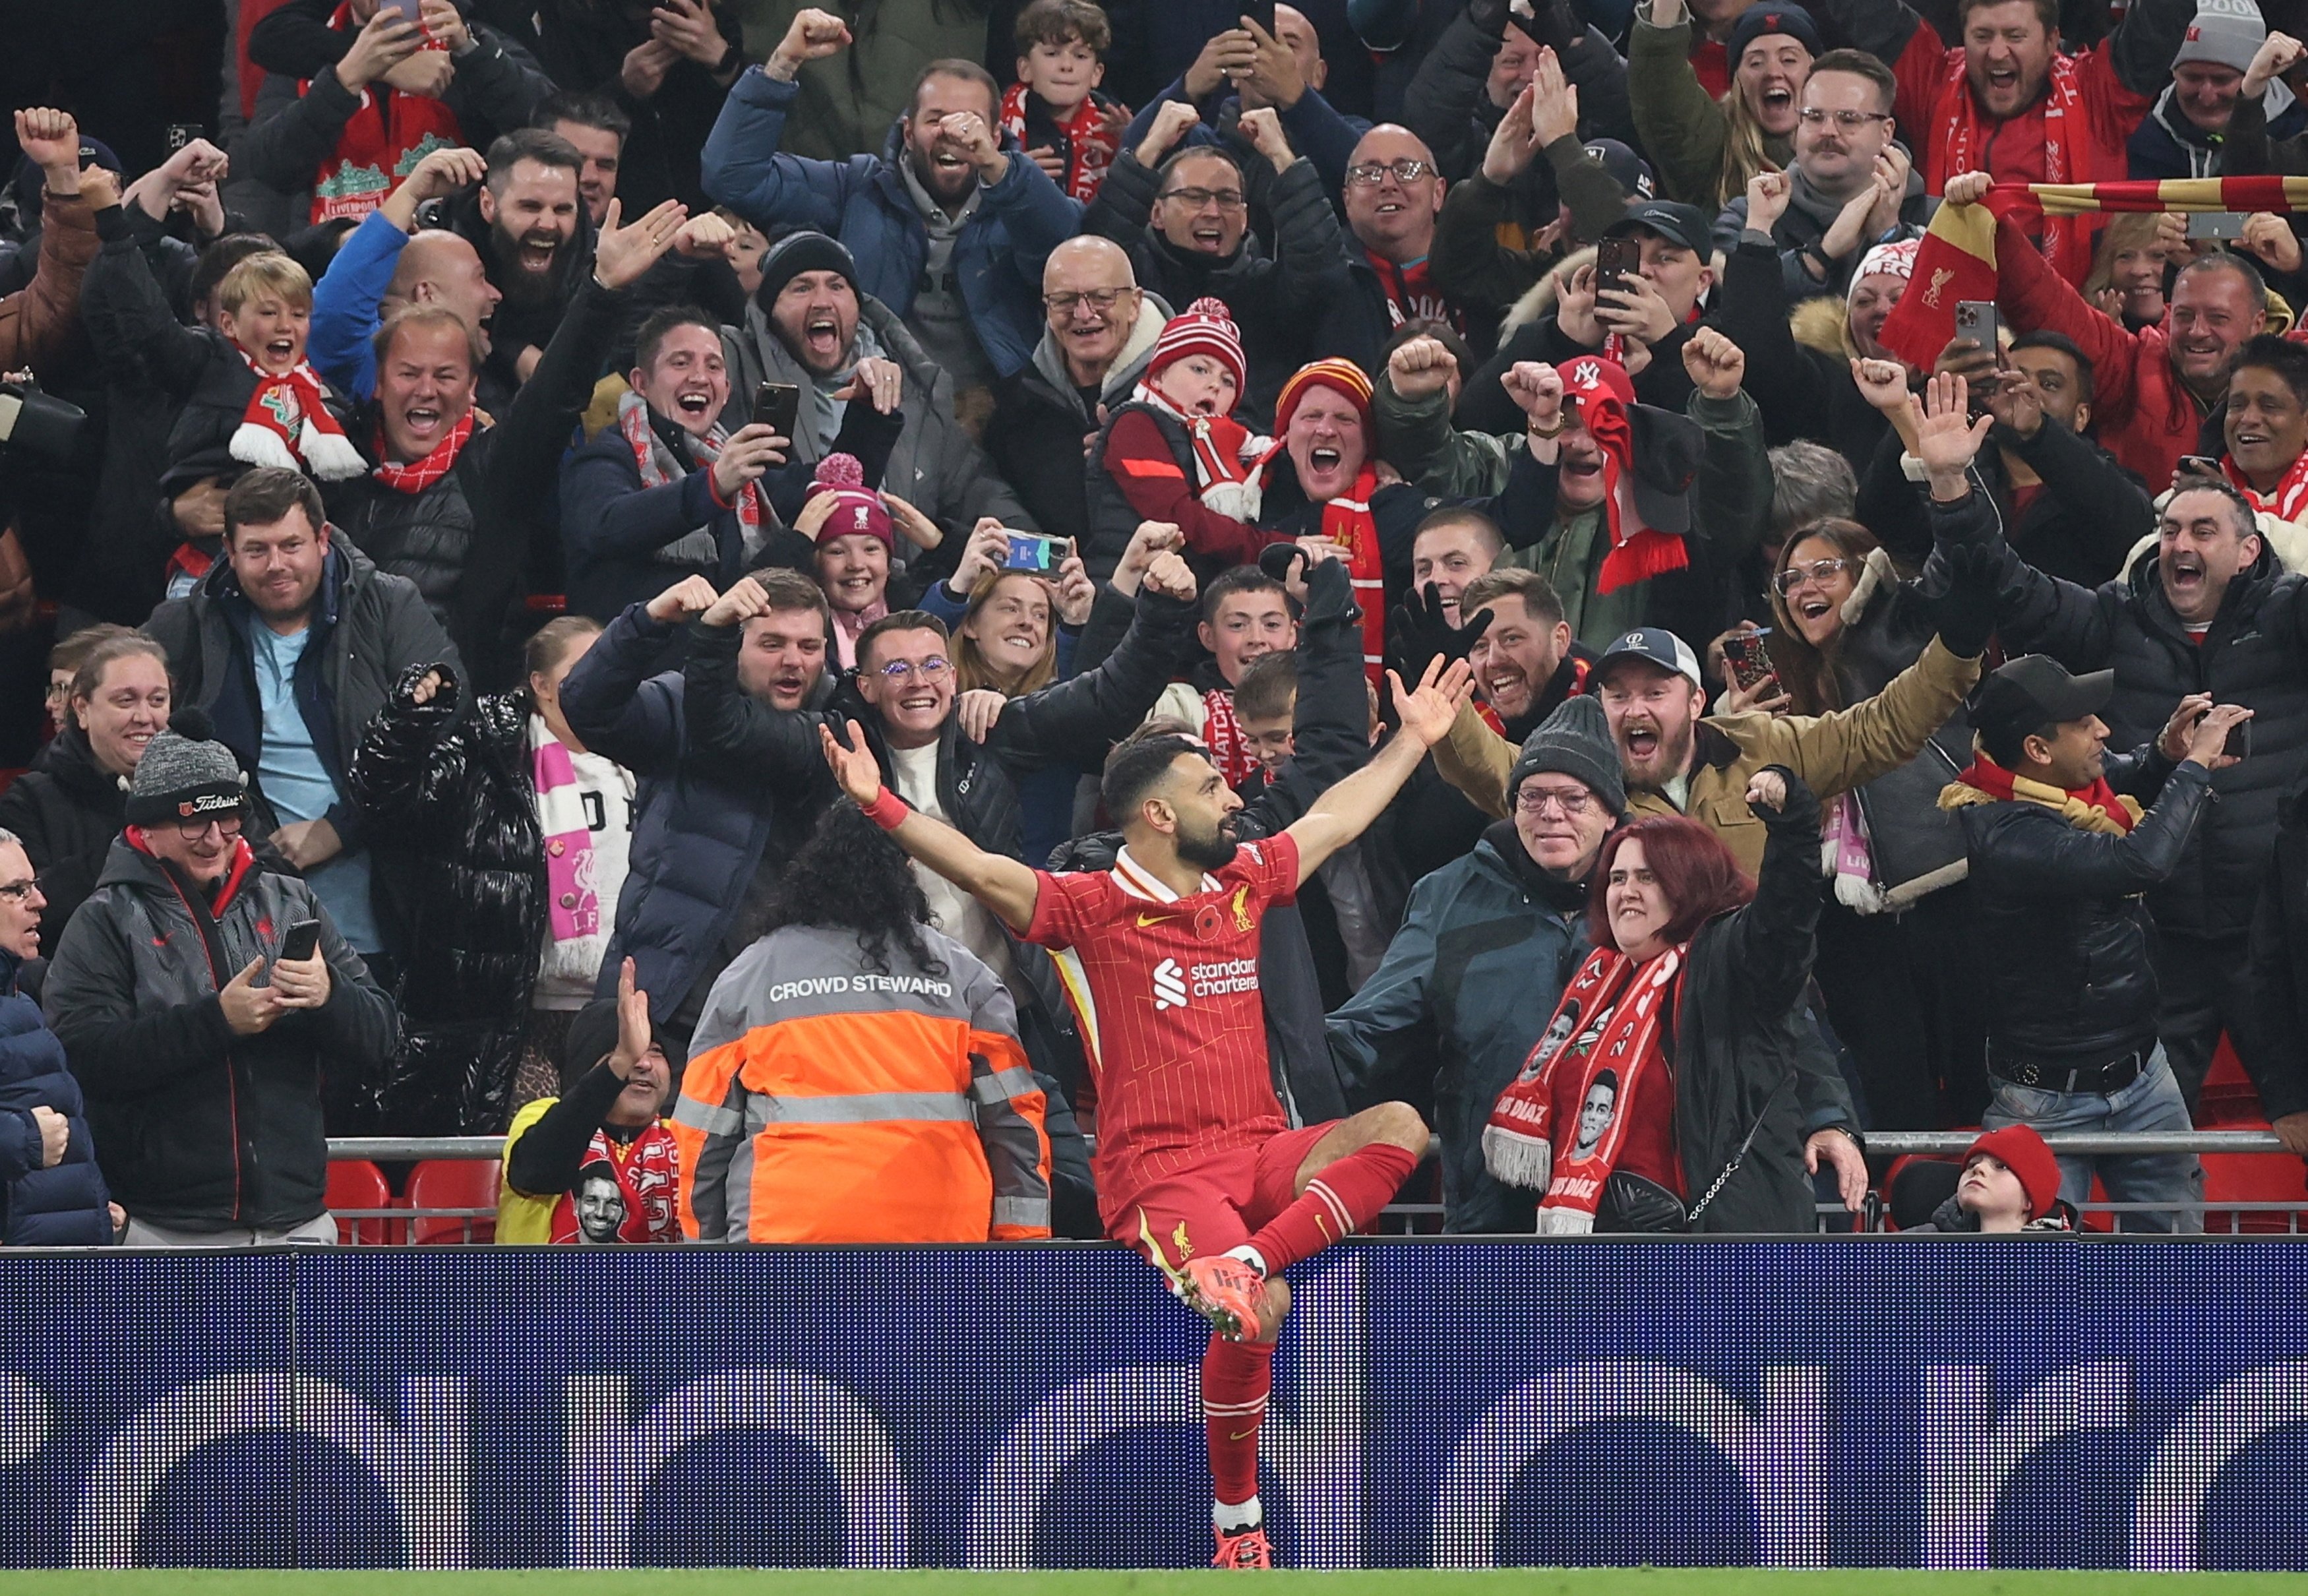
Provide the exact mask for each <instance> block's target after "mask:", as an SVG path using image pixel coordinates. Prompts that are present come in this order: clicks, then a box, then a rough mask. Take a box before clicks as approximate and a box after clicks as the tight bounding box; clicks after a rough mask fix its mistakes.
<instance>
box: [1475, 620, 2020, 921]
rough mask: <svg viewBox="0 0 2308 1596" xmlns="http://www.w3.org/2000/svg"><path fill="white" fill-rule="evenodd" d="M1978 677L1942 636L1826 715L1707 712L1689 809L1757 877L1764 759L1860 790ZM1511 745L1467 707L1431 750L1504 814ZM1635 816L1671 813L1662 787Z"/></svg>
mask: <svg viewBox="0 0 2308 1596" xmlns="http://www.w3.org/2000/svg"><path fill="white" fill-rule="evenodd" d="M1978 679H1979V661H1978V660H1959V659H1957V658H1956V657H1955V656H1954V655H1953V654H1951V653H1949V652H1948V651H1947V648H1946V646H1945V645H1944V644H1942V643H1941V642H1940V640H1939V639H1938V638H1936V637H1934V638H1933V639H1932V641H1931V642H1930V643H1926V644H1925V646H1924V651H1923V653H1922V654H1921V656H1919V657H1918V658H1917V659H1916V662H1915V663H1914V664H1913V665H1910V666H1909V667H1908V669H1905V670H1903V671H1901V672H1900V673H1899V675H1898V676H1896V677H1892V678H1891V680H1890V684H1889V685H1888V686H1885V687H1884V689H1883V690H1882V692H1881V693H1878V694H1876V695H1875V696H1874V697H1873V698H1871V699H1868V700H1867V701H1866V702H1865V703H1858V704H1854V705H1853V706H1852V707H1851V708H1849V709H1847V710H1838V711H1836V712H1834V713H1833V714H1830V715H1767V714H1763V713H1761V712H1752V713H1748V714H1743V715H1709V717H1708V718H1707V719H1706V720H1701V722H1700V723H1699V726H1698V729H1697V735H1696V736H1695V737H1694V738H1693V739H1692V741H1693V748H1692V752H1693V755H1694V758H1693V761H1692V770H1691V789H1690V792H1689V795H1688V797H1687V799H1686V804H1685V807H1684V809H1683V810H1682V811H1681V813H1684V814H1686V815H1690V816H1691V818H1692V819H1693V820H1696V821H1698V822H1700V823H1701V824H1703V825H1705V826H1706V827H1707V829H1708V830H1709V831H1711V832H1713V833H1715V834H1716V835H1717V836H1718V837H1719V838H1720V839H1722V841H1723V844H1724V846H1725V847H1727V848H1728V849H1729V850H1731V852H1732V854H1733V856H1734V857H1735V858H1737V859H1738V861H1739V867H1740V868H1741V869H1742V870H1744V871H1745V872H1747V874H1748V875H1750V876H1753V875H1754V874H1755V872H1756V871H1757V870H1758V869H1760V868H1761V866H1762V863H1763V823H1762V822H1761V821H1760V820H1758V819H1756V818H1755V816H1754V814H1753V811H1751V810H1750V809H1749V808H1748V807H1747V783H1748V782H1749V781H1752V780H1753V778H1754V775H1755V772H1758V771H1760V770H1761V769H1762V768H1763V767H1764V766H1765V765H1769V764H1782V765H1785V766H1787V769H1789V770H1791V771H1793V772H1795V773H1796V775H1798V776H1800V777H1802V778H1803V780H1804V784H1805V785H1806V786H1808V787H1809V788H1810V789H1812V790H1813V792H1815V793H1817V794H1819V796H1820V799H1821V802H1822V803H1823V802H1825V801H1826V800H1827V799H1829V798H1834V797H1836V796H1837V795H1838V794H1839V793H1845V792H1848V791H1850V790H1851V789H1853V788H1855V787H1861V786H1864V785H1865V784H1866V783H1868V782H1870V781H1874V780H1875V779H1876V778H1877V777H1878V776H1882V775H1884V774H1886V773H1888V772H1891V771H1895V770H1897V769H1899V766H1901V765H1903V764H1905V763H1908V761H1909V760H1910V759H1913V758H1914V757H1915V756H1916V754H1917V752H1919V751H1920V750H1921V749H1922V747H1923V746H1924V739H1925V738H1928V737H1930V736H1931V735H1932V733H1933V732H1934V731H1937V730H1938V729H1940V726H1941V724H1942V722H1944V721H1945V720H1947V718H1948V717H1949V716H1950V715H1951V714H1953V713H1954V712H1955V711H1956V707H1957V706H1958V705H1959V704H1960V703H1962V702H1963V697H1964V694H1966V693H1968V692H1969V691H1970V690H1971V686H1972V684H1973V683H1975V682H1976V681H1977V680H1978ZM1516 752H1517V749H1516V747H1515V746H1514V745H1513V744H1512V743H1511V742H1509V741H1507V739H1506V738H1503V737H1501V736H1500V735H1499V734H1498V733H1497V732H1495V731H1493V730H1492V729H1490V728H1489V727H1488V726H1486V725H1485V724H1484V723H1483V720H1482V717H1481V716H1479V715H1477V713H1476V712H1475V711H1474V709H1473V707H1472V706H1471V705H1468V706H1464V707H1462V708H1461V709H1460V711H1459V718H1458V720H1456V721H1454V722H1453V723H1452V724H1451V735H1450V736H1449V737H1448V738H1444V739H1443V740H1442V742H1440V743H1438V744H1436V745H1435V747H1434V768H1435V769H1436V770H1438V771H1440V772H1442V779H1443V780H1444V781H1448V782H1450V783H1451V786H1453V787H1455V788H1457V789H1459V790H1460V792H1463V793H1465V794H1466V795H1467V797H1468V800H1469V801H1471V802H1472V803H1473V804H1474V805H1475V807H1477V808H1478V809H1481V810H1482V811H1483V812H1484V813H1485V814H1486V815H1501V816H1503V815H1505V814H1506V812H1507V775H1508V772H1511V770H1512V769H1513V768H1514V761H1515V755H1516ZM1627 808H1628V813H1629V814H1630V815H1638V816H1641V815H1673V814H1675V813H1677V811H1676V809H1675V806H1674V805H1673V804H1671V803H1669V802H1668V801H1667V798H1666V794H1665V793H1660V792H1638V791H1632V790H1631V791H1630V792H1629V793H1628V794H1627Z"/></svg>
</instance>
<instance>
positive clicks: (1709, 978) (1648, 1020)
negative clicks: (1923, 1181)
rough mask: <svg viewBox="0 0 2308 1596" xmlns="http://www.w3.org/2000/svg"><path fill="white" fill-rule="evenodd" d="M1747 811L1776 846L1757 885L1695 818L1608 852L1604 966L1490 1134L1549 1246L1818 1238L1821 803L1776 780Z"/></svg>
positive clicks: (1575, 982)
mask: <svg viewBox="0 0 2308 1596" xmlns="http://www.w3.org/2000/svg"><path fill="white" fill-rule="evenodd" d="M1747 803H1748V806H1749V807H1751V808H1752V809H1753V811H1754V813H1755V816H1756V818H1757V819H1759V820H1761V822H1762V823H1763V824H1764V825H1765V826H1766V827H1767V828H1768V831H1769V840H1768V841H1766V843H1765V845H1764V849H1763V865H1762V870H1761V875H1760V876H1759V877H1758V878H1757V879H1756V880H1754V881H1750V880H1749V879H1748V878H1747V877H1746V876H1744V875H1743V874H1742V873H1741V872H1740V869H1739V866H1738V862H1737V861H1736V860H1735V859H1734V858H1732V856H1731V853H1730V850H1728V849H1727V848H1725V847H1724V846H1723V844H1722V843H1721V842H1720V841H1718V840H1717V839H1716V836H1715V834H1714V833H1712V832H1710V831H1709V830H1708V829H1707V828H1706V827H1705V826H1703V825H1701V824H1699V823H1698V822H1696V821H1693V820H1689V819H1686V818H1684V816H1682V815H1661V816H1656V817H1653V818H1650V819H1647V820H1639V821H1637V822H1635V823H1634V824H1632V825H1627V826H1623V827H1621V828H1620V829H1619V830H1617V831H1615V832H1614V833H1611V835H1610V836H1609V837H1608V838H1606V840H1605V841H1604V843H1603V849H1602V852H1601V854H1600V855H1599V857H1598V859H1597V861H1596V865H1595V876H1594V885H1593V890H1591V891H1589V893H1588V898H1587V916H1588V937H1589V942H1590V943H1591V944H1592V945H1593V947H1594V950H1595V951H1594V952H1593V953H1589V955H1588V957H1587V961H1586V962H1585V963H1583V964H1581V965H1580V968H1579V973H1578V974H1577V975H1576V976H1574V977H1573V978H1572V981H1571V984H1570V985H1569V986H1568V987H1567V988H1564V989H1563V1001H1562V1003H1561V1004H1560V1005H1558V1006H1557V1007H1556V1010H1555V1014H1554V1019H1553V1020H1552V1021H1551V1022H1549V1023H1548V1025H1547V1027H1546V1031H1545V1033H1544V1034H1543V1035H1542V1036H1541V1038H1540V1040H1539V1043H1538V1046H1537V1047H1536V1048H1533V1049H1532V1051H1531V1055H1530V1057H1529V1059H1528V1060H1526V1061H1525V1063H1524V1065H1523V1067H1522V1070H1521V1073H1520V1074H1519V1075H1518V1076H1517V1077H1516V1079H1515V1082H1514V1083H1513V1084H1512V1085H1511V1086H1509V1087H1508V1088H1507V1090H1506V1091H1504V1092H1503V1094H1501V1096H1500V1098H1499V1101H1498V1106H1497V1108H1495V1109H1493V1110H1492V1114H1491V1122H1490V1125H1489V1126H1488V1127H1487V1128H1486V1130H1485V1131H1484V1133H1483V1155H1484V1158H1485V1159H1486V1161H1487V1162H1488V1163H1489V1165H1490V1169H1491V1172H1492V1174H1494V1175H1495V1176H1496V1177H1498V1178H1500V1179H1501V1180H1503V1181H1506V1182H1509V1183H1510V1184H1511V1185H1515V1186H1528V1187H1530V1188H1532V1189H1534V1190H1537V1191H1540V1192H1543V1193H1545V1196H1544V1198H1543V1199H1542V1200H1541V1202H1540V1203H1539V1209H1538V1229H1539V1231H1540V1233H1541V1234H1554V1235H1579V1234H1584V1233H1585V1232H1588V1231H1590V1230H1686V1229H1687V1230H1710V1231H1804V1230H1810V1229H1814V1228H1815V1224H1816V1221H1815V1220H1814V1218H1813V1208H1812V1188H1811V1181H1810V1178H1809V1177H1808V1175H1807V1174H1806V1172H1805V1169H1804V1126H1803V1112H1802V1109H1801V1108H1800V1106H1799V1104H1798V1097H1799V1095H1800V1094H1799V1093H1798V1091H1797V1090H1796V1086H1797V1083H1796V1073H1797V1072H1798V1071H1799V1070H1802V1069H1804V1068H1805V1067H1806V1065H1805V1062H1804V1048H1802V1046H1801V1045H1800V1041H1799V1032H1798V1031H1797V1029H1796V1027H1797V1026H1798V1024H1799V1023H1800V1022H1801V1009H1802V1004H1803V996H1804V985H1805V983H1806V982H1807V981H1808V980H1809V979H1810V977H1811V965H1812V953H1813V939H1812V933H1813V926H1814V924H1815V923H1816V921H1817V920H1818V919H1819V909H1820V899H1821V893H1820V855H1819V800H1818V799H1817V798H1815V797H1813V794H1812V791H1811V789H1809V788H1807V787H1805V786H1804V784H1803V782H1802V781H1800V780H1798V779H1797V778H1796V775H1795V774H1794V772H1790V771H1788V770H1787V768H1786V767H1784V766H1781V765H1771V766H1768V767H1766V768H1765V769H1763V770H1761V771H1759V772H1756V775H1755V778H1754V781H1753V782H1752V783H1751V784H1750V785H1749V787H1748V789H1747ZM1606 1086H1607V1088H1608V1090H1607V1091H1606V1090H1603V1088H1605V1087H1606ZM1606 1120H1607V1123H1606Z"/></svg>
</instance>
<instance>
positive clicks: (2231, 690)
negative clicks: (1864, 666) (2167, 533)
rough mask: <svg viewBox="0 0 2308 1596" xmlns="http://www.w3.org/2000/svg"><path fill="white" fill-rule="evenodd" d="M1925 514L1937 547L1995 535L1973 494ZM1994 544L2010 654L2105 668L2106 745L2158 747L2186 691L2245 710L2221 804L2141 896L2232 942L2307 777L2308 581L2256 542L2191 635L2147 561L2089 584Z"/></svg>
mask: <svg viewBox="0 0 2308 1596" xmlns="http://www.w3.org/2000/svg"><path fill="white" fill-rule="evenodd" d="M1931 513H1932V518H1933V536H1934V539H1936V540H1937V541H1939V542H1941V543H1942V544H1947V543H1952V542H1963V541H1968V540H1971V539H1988V538H1992V537H1993V536H1994V512H1993V510H1992V509H1991V508H1990V507H1989V506H1988V505H1986V504H1985V501H1984V499H1983V498H1982V496H1980V495H1979V494H1978V493H1976V492H1974V493H1972V494H1969V495H1968V496H1965V497H1964V498H1962V499H1960V500H1959V501H1958V502H1957V503H1955V504H1954V505H1933V507H1932V512H1931ZM1994 547H1995V548H1998V549H1999V550H2000V552H2001V557H2002V579H2001V585H2002V600H2001V601H2000V604H1999V610H2000V615H2001V623H2000V625H1999V631H2000V632H2001V634H2002V639H2003V643H2004V647H2005V650H2006V651H2008V652H2011V653H2015V654H2016V653H2025V652H2028V651H2037V652H2039V653H2045V654H2049V655H2051V656H2052V657H2053V658H2054V659H2055V660H2059V662H2060V663H2061V664H2063V665H2064V666H2066V667H2067V668H2068V669H2070V670H2072V671H2076V672H2079V673H2080V672H2083V671H2089V670H2101V669H2114V672H2115V695H2114V697H2113V698H2111V699H2110V700H2109V701H2108V707H2107V708H2106V710H2105V711H2103V712H2102V719H2104V720H2106V722H2107V723H2108V726H2109V728H2110V729H2111V730H2112V732H2113V733H2114V735H2113V736H2112V737H2111V738H2109V739H2108V741H2109V743H2110V746H2114V747H2118V748H2136V747H2139V746H2142V745H2143V744H2147V743H2149V742H2152V741H2154V740H2155V738H2157V735H2158V734H2159V733H2161V732H2162V730H2163V729H2164V722H2165V721H2166V720H2168V719H2169V718H2170V717H2171V714H2172V711H2173V709H2174V707H2175V706H2176V705H2177V704H2178V703H2179V702H2180V700H2181V699H2182V698H2183V697H2185V696H2186V695H2187V694H2191V693H2209V694H2212V696H2213V699H2214V701H2215V702H2216V703H2240V704H2243V705H2244V706H2246V707H2247V708H2249V709H2251V710H2252V711H2253V712H2254V713H2253V715H2252V757H2251V758H2249V759H2247V760H2245V761H2243V763H2241V764H2235V765H2231V766H2229V767H2228V768H2227V769H2226V770H2224V771H2220V772H2216V773H2215V774H2214V775H2213V776H2212V778H2211V783H2212V792H2213V794H2214V797H2215V798H2216V800H2217V801H2216V802H2214V803H2213V805H2212V806H2211V812H2210V814H2209V816H2208V817H2207V824H2204V825H2203V826H2202V827H2201V828H2200V835H2199V836H2198V837H2197V838H2196V840H2195V841H2194V842H2193V843H2192V845H2191V847H2190V848H2189V850H2188V853H2187V856H2186V857H2185V858H2183V859H2182V860H2180V862H2179V864H2178V867H2176V868H2175V869H2171V870H2167V871H2164V872H2162V873H2160V876H2159V882H2160V884H2157V885H2156V886H2154V887H2153V888H2152V889H2151V890H2150V891H2149V895H2148V907H2149V910H2150V911H2151V912H2152V913H2153V914H2154V915H2155V917H2156V927H2157V931H2158V932H2159V933H2161V934H2162V935H2164V936H2193V937H2212V938H2226V939H2234V940H2235V941H2236V942H2237V943H2239V944H2241V942H2242V940H2243V936H2244V935H2245V932H2246V931H2247V929H2248V928H2249V927H2250V925H2251V922H2252V903H2253V902H2254V901H2255V900H2256V899H2257V898H2258V896H2259V895H2260V889H2261V883H2262V882H2263V881H2264V880H2265V879H2266V878H2267V875H2268V858H2269V849H2270V848H2271V847H2272V846H2273V845H2274V843H2275V841H2276V830H2277V826H2278V819H2279V815H2280V813H2281V807H2282V804H2283V800H2284V798H2285V796H2286V794H2289V793H2291V792H2294V791H2296V790H2298V789H2299V787H2300V785H2301V782H2302V781H2303V780H2304V778H2308V577H2302V576H2298V575H2295V574H2291V573H2288V572H2285V571H2283V570H2281V568H2280V567H2279V566H2278V564H2277V560H2276V556H2275V555H2274V553H2273V552H2272V551H2269V550H2268V549H2266V548H2262V550H2261V557H2260V560H2259V562H2258V563H2257V564H2256V565H2252V567H2251V568H2250V569H2249V570H2246V571H2241V572H2238V573H2237V574H2236V576H2235V580H2234V581H2232V582H2229V583H2228V590H2227V593H2226V597H2225V598H2224V599H2223V600H2222V601H2221V604H2220V609H2219V613H2218V615H2217V616H2216V617H2213V620H2212V625H2211V629H2210V630H2209V632H2207V633H2206V634H2204V636H2203V638H2202V640H2201V641H2200V642H2198V641H2196V640H2194V639H2192V638H2191V637H2190V636H2189V635H2188V633H2187V630H2186V628H2185V627H2183V625H2181V623H2180V617H2178V616H2177V615H2175V614H2174V613H2173V610H2172V606H2171V602H2170V601H2169V600H2166V598H2165V596H2164V587H2163V583H2162V582H2161V581H2159V580H2158V578H2157V562H2156V561H2155V559H2154V558H2152V557H2151V558H2147V559H2143V560H2141V561H2140V564H2139V565H2136V566H2134V567H2133V568H2132V571H2131V575H2130V576H2129V577H2128V578H2124V577H2119V578H2117V579H2116V580H2115V581H2113V582H2106V583H2103V584H2102V585H2101V586H2099V587H2098V588H2085V587H2079V586H2077V585H2076V584H2075V583H2073V582H2060V581H2056V580H2054V578H2052V577H2049V576H2046V575H2045V574H2043V573H2041V572H2040V571H2037V570H2034V569H2032V568H2030V567H2029V566H2028V565H2025V564H2023V563H2022V562H2021V561H2020V559H2019V556H2018V555H2016V554H2014V553H2012V552H2011V549H2010V548H2008V547H2007V546H2004V545H2002V544H2000V543H1998V544H1995V545H1994ZM2237 952H2238V953H2239V954H2241V952H2242V949H2241V947H2240V946H2239V947H2238V949H2237Z"/></svg>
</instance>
